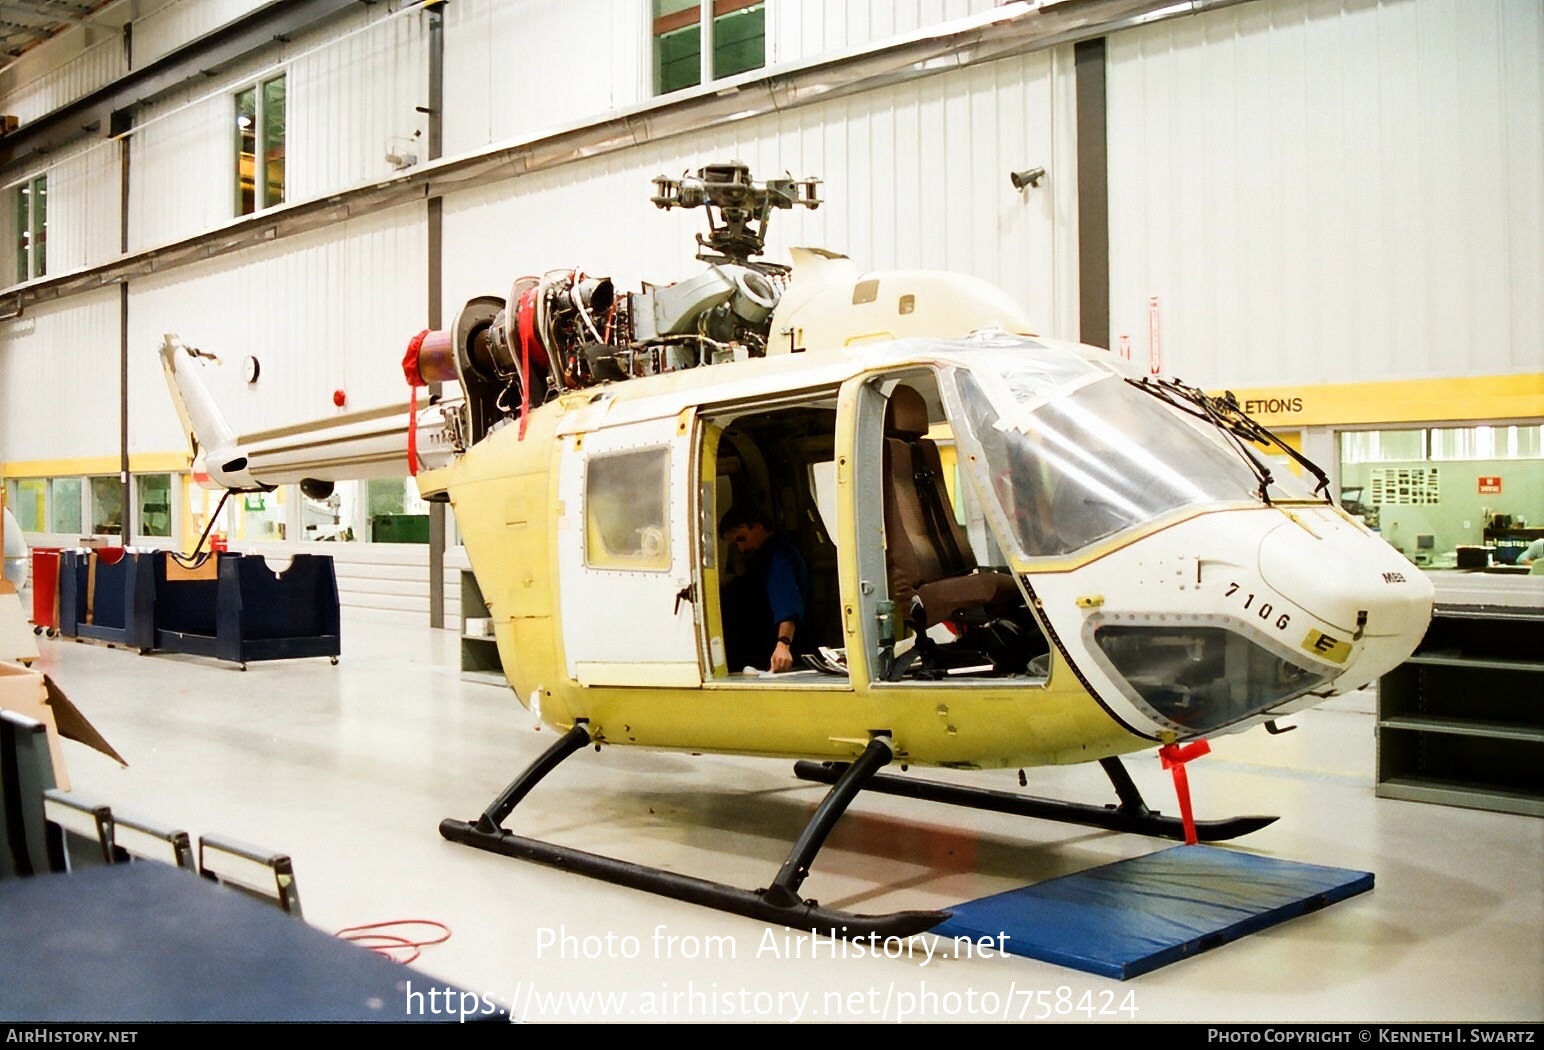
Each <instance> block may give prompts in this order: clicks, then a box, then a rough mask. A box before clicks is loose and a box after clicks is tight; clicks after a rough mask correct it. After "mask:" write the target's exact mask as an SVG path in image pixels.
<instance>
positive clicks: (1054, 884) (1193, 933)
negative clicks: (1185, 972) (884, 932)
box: [933, 846, 1373, 980]
mask: <svg viewBox="0 0 1544 1050" xmlns="http://www.w3.org/2000/svg"><path fill="white" fill-rule="evenodd" d="M1372 881H1373V877H1372V873H1371V872H1366V871H1348V870H1346V869H1344V868H1325V867H1320V866H1319V865H1316V864H1298V863H1295V862H1293V861H1285V860H1272V859H1271V858H1269V857H1259V856H1254V855H1252V854H1249V853H1240V852H1236V851H1234V850H1229V849H1219V848H1217V847H1215V846H1175V847H1173V848H1171V849H1166V850H1162V851H1160V852H1158V853H1153V854H1149V855H1148V856H1146V857H1135V858H1133V859H1131V860H1122V861H1117V862H1115V863H1114V864H1106V865H1104V866H1103V867H1099V868H1093V869H1091V870H1089V871H1083V872H1079V873H1077V874H1076V875H1066V876H1063V877H1062V878H1059V879H1052V880H1051V881H1049V882H1042V883H1040V884H1038V885H1035V886H1025V887H1024V888H1023V889H1019V890H1010V891H1009V892H1007V893H999V894H997V895H996V896H992V897H983V898H982V899H980V900H976V901H969V902H967V903H965V904H961V905H958V906H956V907H954V908H952V909H950V910H951V911H952V912H953V915H952V917H951V918H949V919H948V921H946V922H945V923H944V924H943V925H941V926H939V927H937V928H936V929H934V930H933V932H934V933H936V934H938V935H939V936H941V937H959V936H968V937H972V938H980V937H991V938H993V939H996V938H997V937H998V936H999V935H1000V934H1004V933H1005V934H1007V935H1008V939H1007V942H1006V949H1007V950H1008V951H1009V952H1012V953H1014V954H1016V955H1023V956H1027V957H1028V958H1031V959H1040V960H1042V961H1044V962H1050V963H1056V964H1058V965H1060V966H1070V967H1072V968H1073V969H1077V970H1084V971H1086V972H1088V973H1096V974H1100V975H1101V976H1104V977H1115V978H1118V979H1120V980H1125V979H1126V978H1128V977H1135V976H1137V975H1138V974H1143V973H1147V972H1148V971H1149V970H1156V969H1157V968H1158V967H1160V966H1167V965H1168V964H1169V963H1172V962H1175V961H1177V960H1179V959H1183V958H1186V957H1187V956H1191V955H1195V954H1196V953H1198V952H1203V951H1205V950H1207V949H1208V948H1215V947H1216V946H1217V945H1219V944H1223V943H1226V942H1227V941H1233V940H1237V939H1238V938H1240V937H1243V936H1246V935H1247V934H1251V933H1255V932H1257V931H1259V930H1263V929H1266V928H1267V927H1270V926H1274V925H1276V924H1277V923H1280V922H1284V921H1286V920H1287V919H1290V918H1293V917H1294V916H1297V915H1303V914H1306V913H1307V912H1311V911H1316V910H1318V909H1319V908H1322V907H1324V906H1325V905H1326V904H1333V903H1335V902H1336V901H1341V900H1345V899H1346V898H1347V897H1353V896H1355V895H1356V894H1358V893H1365V892H1367V891H1368V890H1370V889H1372Z"/></svg>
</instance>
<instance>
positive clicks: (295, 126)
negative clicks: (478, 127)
mask: <svg viewBox="0 0 1544 1050" xmlns="http://www.w3.org/2000/svg"><path fill="white" fill-rule="evenodd" d="M425 19H426V16H425V15H424V14H422V13H421V12H418V13H410V14H403V15H401V16H400V17H392V12H390V11H388V10H387V9H386V8H385V7H384V5H377V6H375V7H361V8H359V9H358V12H357V13H356V14H355V15H354V16H353V17H352V18H351V19H349V20H347V21H345V22H344V23H342V24H340V25H334V26H330V27H329V28H328V29H327V30H326V31H318V32H314V33H310V34H306V35H304V36H299V37H296V38H295V39H294V40H291V41H288V42H287V43H285V44H284V45H283V47H282V48H281V49H280V51H278V52H275V53H267V54H265V55H264V56H263V57H262V58H261V59H257V60H252V61H248V62H246V63H243V64H242V65H240V66H237V67H234V68H231V69H227V70H224V71H223V72H222V77H221V81H222V82H223V83H224V85H225V86H224V87H216V88H213V89H212V88H211V86H210V85H209V84H195V85H191V86H190V87H189V88H188V89H186V90H184V91H182V92H180V93H178V94H176V95H174V96H172V97H168V98H166V99H164V100H162V101H160V102H158V103H157V104H156V105H155V106H152V107H148V108H147V110H146V111H145V113H144V114H143V116H142V118H141V120H140V122H139V124H138V125H137V126H136V128H135V130H134V131H133V133H132V134H131V135H130V136H129V139H130V141H131V142H132V143H133V146H132V151H133V152H132V157H131V174H130V182H131V186H130V194H131V204H130V214H131V216H132V218H131V221H130V230H129V240H130V245H131V247H132V248H135V249H140V248H147V247H153V246H155V245H159V244H165V243H168V242H170V241H173V240H176V239H178V238H181V237H185V236H189V235H191V234H195V233H199V232H202V231H204V230H208V229H211V228H213V227H217V226H221V225H224V224H226V223H229V222H231V221H232V220H234V219H235V218H236V205H237V201H236V139H235V134H236V132H235V95H236V92H237V91H238V90H241V89H242V88H244V87H246V86H249V85H250V84H252V83H254V82H256V80H258V79H265V80H266V79H268V78H270V77H275V76H279V75H281V74H283V75H284V76H285V77H286V84H285V90H286V101H285V124H286V133H285V165H286V168H285V197H286V201H288V202H294V201H300V200H306V199H310V198H314V197H318V196H324V195H326V194H328V193H331V192H335V191H337V190H340V189H346V188H348V187H351V186H357V185H359V184H360V183H365V182H372V181H376V180H379V179H384V178H386V177H388V176H390V175H391V174H393V169H392V167H391V165H390V164H389V163H388V162H387V161H386V153H387V146H388V142H389V141H390V140H393V139H399V140H401V141H402V142H404V143H407V144H408V148H409V149H411V150H413V151H414V152H416V153H417V155H418V156H419V158H420V159H422V158H423V157H424V156H425V148H426V147H425V145H424V143H423V140H422V138H418V139H416V140H415V139H414V132H415V131H422V130H425V129H426V127H427V125H426V123H425V120H426V118H425V117H424V115H423V114H421V113H419V112H417V107H419V106H421V105H424V104H426V103H427V102H428V84H427V78H428V50H427V32H426V28H425V27H426V21H425ZM340 34H346V35H341V36H340ZM335 37H336V38H337V39H334V38H335Z"/></svg>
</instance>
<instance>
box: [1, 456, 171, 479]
mask: <svg viewBox="0 0 1544 1050" xmlns="http://www.w3.org/2000/svg"><path fill="white" fill-rule="evenodd" d="M192 463H193V459H192V457H191V456H189V455H188V454H187V453H186V452H136V453H134V454H132V455H130V456H129V473H130V474H176V473H179V472H181V471H184V470H188V469H189V468H190V467H191V466H192ZM120 469H122V461H121V460H120V459H119V458H118V457H117V456H80V457H76V458H75V459H16V460H11V461H10V462H8V463H0V478H73V477H81V476H87V475H102V474H108V475H112V476H113V477H117V475H118V471H119V470H120Z"/></svg>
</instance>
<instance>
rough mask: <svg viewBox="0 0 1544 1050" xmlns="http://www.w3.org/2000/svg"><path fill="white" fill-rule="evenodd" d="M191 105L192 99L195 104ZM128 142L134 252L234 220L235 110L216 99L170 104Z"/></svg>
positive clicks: (219, 97) (227, 102)
mask: <svg viewBox="0 0 1544 1050" xmlns="http://www.w3.org/2000/svg"><path fill="white" fill-rule="evenodd" d="M192 97H194V98H196V96H192ZM161 109H162V112H163V113H164V114H165V115H157V116H156V118H155V119H153V120H149V121H147V122H146V123H145V124H143V125H142V126H140V127H139V128H136V129H135V131H134V133H133V134H132V135H130V136H129V137H128V142H129V248H130V250H132V251H138V250H140V249H143V248H149V247H154V246H155V245H159V244H165V243H167V242H169V241H173V240H176V239H177V238H179V237H186V236H189V235H191V234H194V233H198V232H200V231H202V230H207V229H210V228H211V227H214V226H219V225H221V224H222V223H226V222H229V221H230V220H231V219H232V218H233V217H234V216H235V214H236V142H235V137H234V136H235V123H234V122H235V109H234V104H233V103H232V102H231V100H230V98H229V97H228V96H225V95H216V96H214V97H212V98H208V99H204V100H202V101H193V102H192V103H191V104H189V102H188V99H187V97H184V98H180V99H176V100H168V101H167V102H166V103H165V104H164V105H163V106H162V107H161Z"/></svg>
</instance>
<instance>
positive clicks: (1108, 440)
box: [945, 340, 1298, 557]
mask: <svg viewBox="0 0 1544 1050" xmlns="http://www.w3.org/2000/svg"><path fill="white" fill-rule="evenodd" d="M1004 342H1005V343H1006V342H1007V340H1004ZM1026 350H1028V351H1029V352H1026ZM952 378H953V382H952V383H949V384H945V386H946V387H948V386H952V387H953V390H952V393H953V394H955V395H956V396H957V397H958V403H957V405H952V406H950V408H951V411H950V415H951V417H955V416H956V415H957V416H958V418H957V419H955V423H956V436H957V438H958V439H959V440H961V441H962V442H963V443H964V444H965V446H966V447H967V449H968V451H970V452H971V453H972V455H973V457H974V460H975V462H974V463H973V464H972V466H973V467H974V468H975V469H974V477H975V481H976V486H977V488H979V489H982V490H983V493H982V495H983V501H984V502H987V503H988V504H989V505H994V504H995V506H996V507H997V508H999V509H1000V510H1001V511H1002V515H1003V518H1004V519H1005V520H1006V526H1007V533H1008V536H1007V537H1005V538H1011V539H1012V540H1015V541H1016V543H1017V546H1018V547H1019V549H1020V550H1021V551H1022V553H1023V554H1025V555H1027V556H1029V557H1051V556H1056V555H1063V554H1068V553H1071V552H1073V551H1078V550H1082V549H1083V548H1085V547H1088V546H1090V545H1091V544H1094V543H1097V542H1099V541H1100V540H1102V539H1105V538H1106V537H1109V536H1113V535H1115V534H1116V533H1119V532H1122V531H1125V530H1126V529H1129V528H1133V527H1135V526H1138V525H1142V524H1145V523H1147V522H1150V521H1153V520H1155V519H1157V518H1159V517H1161V516H1164V515H1166V514H1169V513H1170V512H1172V511H1175V510H1177V509H1179V508H1182V507H1186V506H1190V505H1197V504H1212V503H1241V502H1250V503H1258V502H1259V491H1260V488H1261V481H1260V478H1259V477H1258V476H1257V474H1256V473H1255V471H1254V469H1253V468H1252V467H1251V465H1250V461H1249V460H1248V459H1247V458H1246V454H1245V453H1243V452H1241V451H1240V450H1239V449H1238V448H1236V447H1232V446H1230V444H1229V441H1228V439H1226V438H1225V437H1224V436H1223V435H1222V433H1221V431H1220V430H1219V429H1218V428H1217V427H1215V426H1212V425H1211V424H1209V423H1206V422H1204V421H1200V420H1197V419H1195V418H1193V417H1192V416H1189V415H1187V414H1186V413H1185V412H1183V411H1181V410H1180V409H1179V408H1177V407H1175V406H1174V405H1173V404H1171V403H1169V402H1166V401H1163V400H1161V399H1159V398H1155V397H1153V396H1150V395H1149V394H1147V393H1145V392H1143V391H1142V390H1140V389H1138V388H1137V387H1136V386H1134V385H1132V384H1131V383H1128V382H1127V381H1126V380H1125V379H1124V378H1123V377H1122V376H1121V375H1120V374H1119V373H1117V372H1116V371H1115V369H1114V368H1113V367H1111V366H1110V365H1107V364H1105V363H1104V362H1102V361H1099V360H1098V359H1096V358H1094V357H1093V356H1092V352H1090V351H1083V350H1078V349H1073V348H1071V347H1056V346H1044V345H1042V344H1038V343H1023V342H1020V343H1019V344H1018V345H1017V346H1015V347H1013V348H1011V349H1010V348H1009V347H1008V346H1006V345H1003V346H994V347H992V348H991V349H986V348H983V350H982V352H981V354H980V356H979V357H976V356H974V355H973V357H972V361H971V367H970V368H969V369H966V368H955V369H953V375H952ZM989 388H995V389H992V390H991V392H989ZM972 445H974V446H976V447H975V448H974V449H972V448H970V446H972ZM1290 495H1293V496H1296V495H1298V494H1297V493H1291V494H1290Z"/></svg>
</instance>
